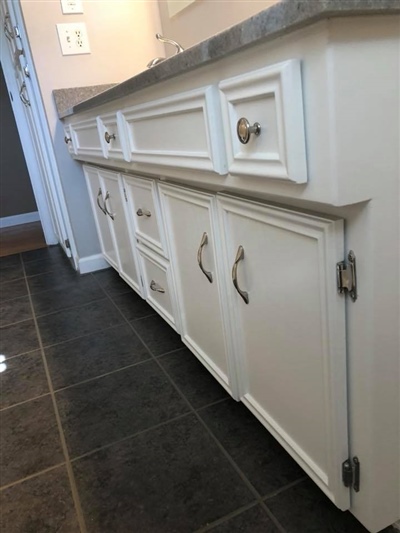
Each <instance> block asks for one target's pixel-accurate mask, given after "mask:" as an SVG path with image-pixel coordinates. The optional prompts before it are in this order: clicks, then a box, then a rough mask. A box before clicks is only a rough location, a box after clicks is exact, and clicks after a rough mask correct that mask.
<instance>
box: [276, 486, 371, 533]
mask: <svg viewBox="0 0 400 533" xmlns="http://www.w3.org/2000/svg"><path fill="white" fill-rule="evenodd" d="M265 503H266V505H267V507H268V508H269V509H270V510H271V511H272V513H273V514H274V516H275V517H276V518H277V519H278V520H279V522H280V523H281V524H282V526H283V527H284V528H285V529H286V531H287V533H321V532H322V531H324V532H326V533H368V532H367V530H366V529H365V528H364V526H362V525H361V524H360V522H358V520H356V519H355V518H354V516H353V515H352V514H351V513H349V512H342V511H341V510H340V509H338V508H337V507H336V506H335V505H334V504H333V503H332V502H331V501H330V500H329V499H328V498H327V497H326V496H325V494H324V493H323V492H322V491H321V490H320V489H319V488H318V487H317V486H316V485H315V483H314V482H313V481H311V480H306V481H303V482H302V483H299V484H298V485H296V486H295V487H292V488H290V489H288V490H285V491H283V492H282V493H280V494H278V495H277V496H275V497H274V498H270V499H268V500H266V502H265Z"/></svg>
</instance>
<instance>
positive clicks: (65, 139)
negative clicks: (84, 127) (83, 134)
mask: <svg viewBox="0 0 400 533" xmlns="http://www.w3.org/2000/svg"><path fill="white" fill-rule="evenodd" d="M71 141H72V139H71V137H67V136H65V137H64V142H65V144H68V143H70V142H71Z"/></svg>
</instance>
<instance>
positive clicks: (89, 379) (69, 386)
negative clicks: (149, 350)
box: [54, 356, 153, 394]
mask: <svg viewBox="0 0 400 533" xmlns="http://www.w3.org/2000/svg"><path fill="white" fill-rule="evenodd" d="M149 361H152V362H153V358H152V357H151V356H149V358H148V359H145V360H144V361H137V362H136V363H132V364H131V365H127V366H123V367H121V368H116V369H115V370H111V371H110V372H106V373H105V374H99V375H98V376H94V377H92V378H88V379H84V380H83V381H78V382H77V383H72V384H71V385H66V386H65V387H61V388H59V389H54V392H55V393H56V394H57V393H59V392H62V391H65V390H67V389H71V388H72V387H76V386H78V385H83V384H85V383H90V382H91V381H96V379H100V378H104V377H107V376H111V375H112V374H116V373H117V372H122V371H123V370H126V369H128V368H132V367H134V366H139V365H142V364H143V363H148V362H149Z"/></svg>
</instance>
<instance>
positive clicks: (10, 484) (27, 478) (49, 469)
mask: <svg viewBox="0 0 400 533" xmlns="http://www.w3.org/2000/svg"><path fill="white" fill-rule="evenodd" d="M60 466H65V462H63V463H58V464H56V465H54V466H50V467H49V468H45V469H44V470H41V471H40V472H35V473H34V474H31V475H30V476H26V477H23V478H21V479H18V480H17V481H12V482H11V483H7V484H6V485H3V486H1V487H0V491H2V490H6V489H9V488H10V487H15V485H20V484H21V483H23V482H24V481H29V480H30V479H33V478H35V477H38V476H41V475H42V474H47V472H51V471H52V470H55V469H56V468H60Z"/></svg>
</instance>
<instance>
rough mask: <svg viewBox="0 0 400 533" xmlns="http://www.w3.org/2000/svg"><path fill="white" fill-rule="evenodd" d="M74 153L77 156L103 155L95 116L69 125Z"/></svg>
mask: <svg viewBox="0 0 400 533" xmlns="http://www.w3.org/2000/svg"><path fill="white" fill-rule="evenodd" d="M70 129H71V133H72V142H73V145H74V148H75V154H76V155H78V156H89V157H101V158H103V157H104V154H103V148H102V145H101V142H100V137H99V130H98V128H97V120H96V118H94V117H93V118H89V119H87V120H82V121H81V122H76V123H75V124H71V125H70Z"/></svg>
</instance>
